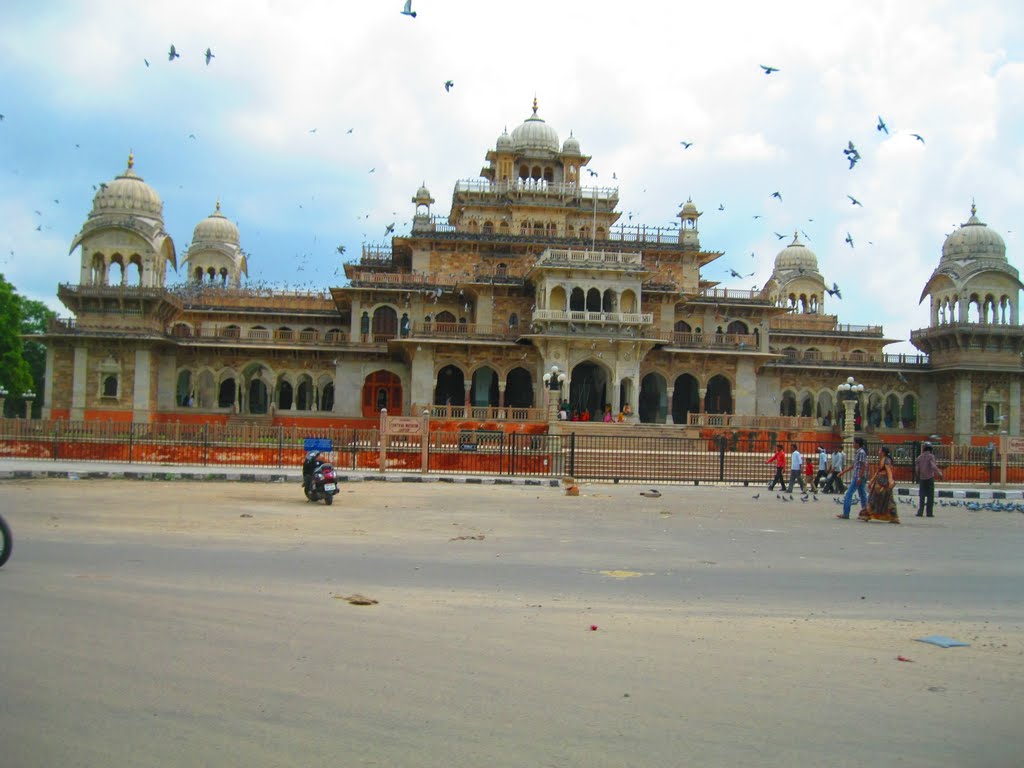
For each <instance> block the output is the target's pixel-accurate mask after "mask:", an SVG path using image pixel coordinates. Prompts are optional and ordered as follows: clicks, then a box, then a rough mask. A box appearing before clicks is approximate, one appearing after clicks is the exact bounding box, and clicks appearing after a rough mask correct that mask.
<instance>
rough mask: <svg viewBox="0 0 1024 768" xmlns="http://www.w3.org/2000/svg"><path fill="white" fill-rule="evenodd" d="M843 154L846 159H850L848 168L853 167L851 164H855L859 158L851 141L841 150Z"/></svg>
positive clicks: (858, 153)
mask: <svg viewBox="0 0 1024 768" xmlns="http://www.w3.org/2000/svg"><path fill="white" fill-rule="evenodd" d="M843 154H844V155H846V159H847V160H849V161H850V168H853V166H855V165H856V164H857V161H858V160H860V152H858V151H857V148H856V147H855V146H854V145H853V142H852V141H851V142H848V145H847V147H846V149H844V150H843Z"/></svg>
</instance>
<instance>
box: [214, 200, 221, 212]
mask: <svg viewBox="0 0 1024 768" xmlns="http://www.w3.org/2000/svg"><path fill="white" fill-rule="evenodd" d="M215 210H216V212H217V213H220V198H219V197H218V198H217V205H216V208H215Z"/></svg>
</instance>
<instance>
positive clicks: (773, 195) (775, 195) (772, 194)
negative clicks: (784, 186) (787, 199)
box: [770, 192, 782, 203]
mask: <svg viewBox="0 0 1024 768" xmlns="http://www.w3.org/2000/svg"><path fill="white" fill-rule="evenodd" d="M770 196H771V197H774V198H778V201H779V202H780V203H781V202H782V193H781V192H772V193H771V195H770Z"/></svg>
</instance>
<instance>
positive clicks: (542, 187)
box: [455, 179, 619, 200]
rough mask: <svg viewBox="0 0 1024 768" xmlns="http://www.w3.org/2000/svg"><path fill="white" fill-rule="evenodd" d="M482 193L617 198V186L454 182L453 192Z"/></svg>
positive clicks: (525, 181) (530, 181)
mask: <svg viewBox="0 0 1024 768" xmlns="http://www.w3.org/2000/svg"><path fill="white" fill-rule="evenodd" d="M460 193H466V194H483V195H511V196H530V195H546V196H547V195H550V196H552V197H579V198H582V199H584V200H593V199H595V198H596V199H598V200H618V199H619V188H618V187H581V186H580V185H579V184H577V183H575V182H553V181H544V180H542V179H537V180H534V179H513V180H511V181H487V180H486V179H460V180H459V181H456V182H455V194H460Z"/></svg>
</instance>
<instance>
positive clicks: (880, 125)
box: [875, 115, 889, 136]
mask: <svg viewBox="0 0 1024 768" xmlns="http://www.w3.org/2000/svg"><path fill="white" fill-rule="evenodd" d="M875 130H876V131H882V132H883V133H885V135H886V136H888V135H889V126H888V125H886V124H885V120H883V119H882V116H881V115H879V116H878V125H876V126H875Z"/></svg>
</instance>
